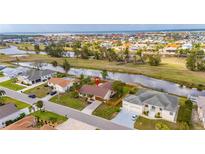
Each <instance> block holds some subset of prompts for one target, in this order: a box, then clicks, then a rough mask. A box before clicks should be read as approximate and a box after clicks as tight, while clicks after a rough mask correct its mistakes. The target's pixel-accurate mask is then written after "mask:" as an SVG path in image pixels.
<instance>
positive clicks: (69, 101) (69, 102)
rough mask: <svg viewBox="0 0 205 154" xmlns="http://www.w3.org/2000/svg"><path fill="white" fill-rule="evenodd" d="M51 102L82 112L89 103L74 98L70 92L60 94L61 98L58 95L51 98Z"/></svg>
mask: <svg viewBox="0 0 205 154" xmlns="http://www.w3.org/2000/svg"><path fill="white" fill-rule="evenodd" d="M50 101H51V102H54V103H57V104H61V105H64V106H68V107H71V108H74V109H77V110H82V109H84V108H85V107H86V106H87V102H86V101H85V100H83V99H82V98H80V97H79V98H73V97H72V96H71V94H70V92H68V93H64V94H60V95H59V96H58V95H56V96H54V97H53V98H51V99H50Z"/></svg>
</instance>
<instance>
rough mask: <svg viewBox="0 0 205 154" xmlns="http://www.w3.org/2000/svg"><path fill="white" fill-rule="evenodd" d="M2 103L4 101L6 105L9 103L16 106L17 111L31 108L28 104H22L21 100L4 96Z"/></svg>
mask: <svg viewBox="0 0 205 154" xmlns="http://www.w3.org/2000/svg"><path fill="white" fill-rule="evenodd" d="M0 101H2V102H3V103H5V104H7V103H12V104H15V105H16V107H17V109H19V110H20V109H23V108H26V107H29V106H30V105H29V104H26V103H24V102H21V101H19V100H16V99H13V98H10V97H8V96H3V97H2V98H1V100H0Z"/></svg>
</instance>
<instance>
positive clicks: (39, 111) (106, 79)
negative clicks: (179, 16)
mask: <svg viewBox="0 0 205 154" xmlns="http://www.w3.org/2000/svg"><path fill="white" fill-rule="evenodd" d="M204 128H205V32H204V31H200V30H198V31H194V30H193V31H189V30H183V31H171V30H170V31H138V32H109V33H108V32H106V33H105V32H102V33H100V32H93V33H23V34H22V33H20V34H15V33H10V34H0V129H2V130H99V129H102V130H135V129H139V130H203V129H204Z"/></svg>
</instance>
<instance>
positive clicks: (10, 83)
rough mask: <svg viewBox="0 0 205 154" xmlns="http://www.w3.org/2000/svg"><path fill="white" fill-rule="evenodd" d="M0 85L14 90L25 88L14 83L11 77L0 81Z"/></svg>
mask: <svg viewBox="0 0 205 154" xmlns="http://www.w3.org/2000/svg"><path fill="white" fill-rule="evenodd" d="M0 86H2V87H6V88H9V89H11V90H15V91H18V90H21V89H24V88H25V87H24V86H20V85H18V84H16V83H15V81H14V80H12V79H11V80H8V81H4V82H1V83H0Z"/></svg>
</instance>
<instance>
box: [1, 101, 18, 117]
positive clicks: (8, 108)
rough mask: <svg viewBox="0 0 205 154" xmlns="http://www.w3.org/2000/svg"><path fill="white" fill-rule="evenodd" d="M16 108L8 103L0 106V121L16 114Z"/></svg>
mask: <svg viewBox="0 0 205 154" xmlns="http://www.w3.org/2000/svg"><path fill="white" fill-rule="evenodd" d="M17 111H18V110H17V108H16V106H15V105H14V104H11V103H8V104H5V105H2V106H0V119H1V118H4V117H6V116H8V115H10V114H12V113H14V112H17Z"/></svg>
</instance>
